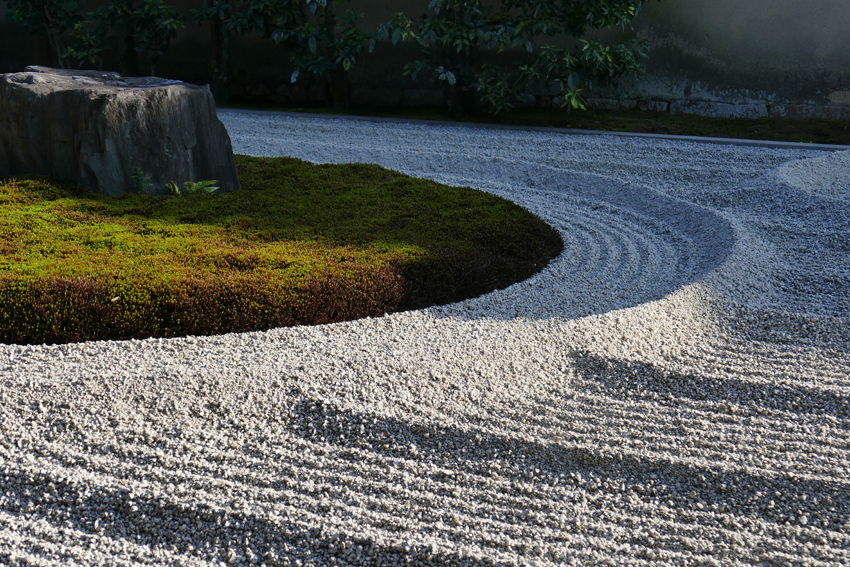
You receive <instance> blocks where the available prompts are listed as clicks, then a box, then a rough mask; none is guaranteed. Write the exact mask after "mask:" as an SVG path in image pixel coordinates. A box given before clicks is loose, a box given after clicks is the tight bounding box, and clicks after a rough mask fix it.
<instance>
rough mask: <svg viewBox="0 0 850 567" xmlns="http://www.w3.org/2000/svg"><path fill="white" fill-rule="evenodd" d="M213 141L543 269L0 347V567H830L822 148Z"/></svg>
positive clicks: (830, 249) (834, 471) (839, 504)
mask: <svg viewBox="0 0 850 567" xmlns="http://www.w3.org/2000/svg"><path fill="white" fill-rule="evenodd" d="M219 115H220V117H221V119H222V121H223V122H224V123H225V125H226V126H227V128H228V131H229V132H230V135H231V138H232V140H233V146H234V150H235V151H236V152H237V153H247V154H251V155H271V156H277V155H292V156H296V157H301V158H303V159H308V160H311V161H315V162H350V161H363V162H370V163H378V164H381V165H383V166H385V167H391V168H393V169H396V170H399V171H402V172H404V173H408V174H411V175H417V176H421V177H428V178H432V179H435V180H437V181H440V182H444V183H450V184H456V185H465V186H472V187H476V188H479V189H482V190H486V191H491V192H493V193H495V194H499V195H503V196H506V197H507V198H510V199H512V200H514V201H515V202H517V203H519V204H521V205H522V206H525V207H527V208H529V209H530V210H532V211H533V212H535V213H536V214H538V215H540V216H541V217H542V218H543V219H544V220H546V221H547V222H549V223H550V224H552V226H554V227H555V228H556V229H558V230H560V231H561V233H562V234H563V235H564V239H565V243H566V246H565V250H564V252H563V254H561V256H559V257H558V258H557V259H555V260H554V261H553V262H552V263H551V264H550V265H549V266H547V267H546V268H545V269H543V271H541V272H540V273H539V274H537V275H536V276H534V277H532V278H530V279H529V280H526V281H524V282H520V283H518V284H515V285H514V286H511V287H509V288H507V289H505V290H500V291H494V292H493V293H490V294H487V295H485V296H482V297H480V298H476V299H472V300H468V301H464V302H461V303H457V304H452V305H447V306H441V307H435V308H431V309H426V310H421V311H412V312H406V313H397V314H394V315H390V316H385V317H381V318H375V319H364V320H359V321H352V322H348V323H340V324H334V325H324V326H316V327H296V328H290V329H275V330H271V331H267V332H261V333H244V334H231V335H223V336H216V337H186V338H180V339H169V340H161V339H149V340H143V341H124V342H110V341H103V342H90V343H82V344H77V345H61V346H15V345H0V384H2V387H0V397H1V398H0V431H2V435H0V483H1V484H0V562H3V563H7V564H36V565H76V564H81V565H96V564H108V565H136V564H140V563H146V564H158V565H159V564H161V565H221V564H246V565H249V564H267V565H346V564H348V565H494V564H495V565H550V564H552V565H614V564H616V565H764V564H783V565H785V564H805V565H839V564H850V551H849V550H850V490H848V489H849V488H850V481H848V478H850V442H849V441H850V436H848V430H850V406H848V403H847V401H848V395H850V380H848V377H849V376H850V354H848V353H850V272H848V266H850V261H848V260H850V246H848V245H847V243H848V242H849V241H850V220H848V215H847V205H848V202H850V187H848V183H847V181H846V180H847V179H848V177H850V176H848V175H847V172H848V169H850V167H848V165H849V164H848V158H847V156H848V155H850V154H848V152H844V153H828V154H824V153H823V151H818V150H812V149H808V148H807V149H801V148H784V147H782V148H777V147H752V146H741V145H736V144H733V145H717V144H704V143H694V142H685V141H676V140H658V139H646V138H631V137H618V136H605V135H593V136H588V135H565V134H562V133H554V132H528V131H519V130H502V129H475V128H466V127H463V128H461V127H457V126H446V125H431V124H399V123H380V122H374V121H362V120H360V121H358V120H342V119H329V118H314V117H304V116H274V115H267V114H262V113H237V112H232V111H224V110H222V111H220V112H219Z"/></svg>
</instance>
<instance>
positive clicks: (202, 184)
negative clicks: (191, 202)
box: [165, 179, 218, 197]
mask: <svg viewBox="0 0 850 567" xmlns="http://www.w3.org/2000/svg"><path fill="white" fill-rule="evenodd" d="M216 183H218V179H210V180H207V181H184V182H183V187H184V189H183V191H181V190H180V187H178V186H177V183H176V182H174V181H172V182H171V183H168V184H166V186H165V187H166V189H168V192H169V193H170V194H171V195H174V196H177V197H179V196H180V195H197V194H200V193H212V192H213V191H216V190H217V189H218V187H217V186H216V185H215V184H216Z"/></svg>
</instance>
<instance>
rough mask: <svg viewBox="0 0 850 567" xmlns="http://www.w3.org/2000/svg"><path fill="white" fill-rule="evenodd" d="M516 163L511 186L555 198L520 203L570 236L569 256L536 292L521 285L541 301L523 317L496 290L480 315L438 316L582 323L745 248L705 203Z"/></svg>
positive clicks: (451, 312)
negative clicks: (737, 246)
mask: <svg viewBox="0 0 850 567" xmlns="http://www.w3.org/2000/svg"><path fill="white" fill-rule="evenodd" d="M513 166H515V167H514V168H513V170H512V171H511V176H512V178H511V182H515V183H517V184H519V185H520V186H523V185H527V186H529V187H532V188H540V189H541V190H542V191H544V192H546V193H548V194H549V195H551V196H548V195H545V194H544V196H543V197H542V201H540V202H535V201H533V199H531V198H528V199H524V198H517V199H516V202H517V203H519V204H520V205H522V206H524V207H528V208H529V209H530V210H532V212H534V213H535V214H538V215H540V217H541V218H543V220H545V221H546V222H548V223H550V224H552V225H553V226H556V227H558V228H559V230H561V231H562V233H563V236H564V242H565V247H564V251H563V252H562V253H561V255H560V256H559V257H557V258H555V259H554V260H552V262H551V263H550V265H549V266H548V267H547V268H546V269H545V270H544V273H543V274H542V276H541V277H540V278H535V279H536V281H537V283H535V284H534V285H533V286H529V285H528V284H526V283H525V282H520V283H518V284H515V286H514V287H516V286H528V287H529V288H531V289H529V292H528V293H529V295H530V296H532V297H533V298H534V299H525V298H523V299H521V300H520V303H525V304H524V305H519V306H518V307H517V312H516V313H510V314H506V313H505V311H509V312H510V311H511V308H513V307H514V304H515V301H514V300H513V299H510V300H503V301H500V299H499V297H500V296H499V294H498V293H496V294H493V295H488V296H487V300H486V301H482V302H481V303H480V304H478V305H475V306H474V307H472V308H470V309H453V308H451V307H450V306H449V307H446V308H443V309H435V310H432V313H433V314H434V315H435V316H436V317H452V318H460V319H465V320H476V319H482V318H493V319H499V320H509V319H513V318H515V317H524V318H531V319H550V318H566V319H574V318H578V317H585V316H589V315H598V314H602V313H606V312H609V311H612V310H616V309H624V308H628V307H634V306H637V305H640V304H643V303H647V302H650V301H655V300H658V299H661V298H663V297H665V296H667V295H669V294H670V293H672V292H674V291H676V290H678V289H680V288H682V287H684V286H686V285H688V284H691V283H694V282H697V281H700V280H702V279H704V278H705V277H706V276H707V275H708V274H709V273H711V272H712V271H713V270H715V269H716V268H718V267H719V266H721V265H722V264H723V263H724V262H725V261H726V259H727V258H728V257H729V255H730V254H731V253H732V250H733V248H734V246H735V241H736V233H735V228H734V227H733V226H732V224H731V223H730V222H729V221H728V220H727V219H726V218H724V217H722V216H721V215H720V214H718V213H717V212H716V211H714V210H712V209H709V208H706V207H703V206H702V205H699V204H695V203H692V202H688V201H684V200H680V199H675V198H672V197H668V196H666V195H663V194H661V193H658V192H656V191H653V190H651V189H649V188H647V187H644V186H642V185H637V184H632V183H624V182H622V181H619V180H616V179H612V178H608V177H602V176H598V175H590V174H583V173H576V172H568V171H563V170H558V169H554V168H550V167H546V166H542V165H534V166H533V167H532V166H529V165H527V164H513ZM505 182H506V183H507V182H508V181H505ZM561 196H563V198H564V199H566V200H564V201H563V202H561V201H560V200H559V199H561ZM507 197H508V198H511V196H509V195H508V196H507ZM519 197H521V196H519ZM544 201H545V202H544ZM562 209H563V210H562ZM662 251H665V252H663V253H662ZM670 251H672V253H671V252H670ZM546 271H549V272H550V274H549V275H548V276H547V274H546V273H545V272H546ZM540 282H546V283H545V284H542V285H541V283H540ZM589 282H592V283H589ZM473 301H474V300H473ZM491 306H492V307H491Z"/></svg>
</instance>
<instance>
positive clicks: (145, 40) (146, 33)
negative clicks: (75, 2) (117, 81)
mask: <svg viewBox="0 0 850 567" xmlns="http://www.w3.org/2000/svg"><path fill="white" fill-rule="evenodd" d="M183 26H184V19H183V17H182V16H181V15H180V14H179V13H178V12H177V10H175V9H174V8H173V7H171V6H169V5H168V4H167V3H166V0H109V1H108V2H107V3H106V4H105V5H103V6H100V7H99V8H98V9H97V10H95V11H93V12H89V13H88V15H87V17H86V19H84V20H83V19H80V20H79V21H77V22H76V23H75V25H74V27H73V31H74V42H73V44H72V45H71V46H70V47H69V48H68V49H67V50H66V51H65V52H64V53H63V57H66V58H70V59H75V60H77V61H78V62H79V64H80V65H82V64H83V63H84V62H88V63H90V64H93V65H94V64H96V65H97V66H98V67H102V64H103V59H102V55H101V54H102V53H104V52H105V51H107V50H108V49H109V44H110V41H116V42H118V43H120V44H121V45H122V46H123V58H124V61H123V66H124V69H123V70H122V74H125V75H138V74H139V69H138V58H137V54H141V55H143V56H145V57H146V58H147V59H148V60H149V61H150V64H151V74H155V73H156V63H157V61H158V60H159V58H160V57H162V55H163V54H164V53H165V52H166V50H167V49H168V47H169V45H170V44H171V40H172V39H173V38H174V37H176V36H177V31H178V30H179V29H181V28H183ZM110 31H111V32H112V33H110Z"/></svg>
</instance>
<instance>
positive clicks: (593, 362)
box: [575, 353, 850, 430]
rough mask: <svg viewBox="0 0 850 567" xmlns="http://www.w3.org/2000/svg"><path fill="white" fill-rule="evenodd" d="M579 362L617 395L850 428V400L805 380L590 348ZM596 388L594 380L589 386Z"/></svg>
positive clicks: (603, 389) (584, 374) (601, 388)
mask: <svg viewBox="0 0 850 567" xmlns="http://www.w3.org/2000/svg"><path fill="white" fill-rule="evenodd" d="M575 368H576V372H577V374H578V376H579V377H580V378H581V379H582V380H585V381H586V383H589V384H591V385H592V384H596V385H597V387H598V392H597V393H600V394H604V395H606V396H609V397H612V398H615V399H630V400H645V401H656V400H658V399H659V398H660V399H662V400H663V399H665V398H667V399H668V400H670V401H669V405H675V404H676V403H677V402H676V400H673V399H671V398H678V399H679V400H682V399H684V400H686V401H688V400H689V401H696V402H715V403H716V404H718V405H719V404H721V403H724V404H728V405H729V407H730V408H731V407H732V406H734V407H736V408H737V411H738V413H744V414H745V415H758V414H759V413H760V412H764V411H767V412H785V413H792V414H797V415H799V414H809V415H828V416H830V417H832V418H834V419H835V420H838V422H839V425H838V427H840V428H842V429H847V430H850V405H848V403H847V397H846V396H844V395H842V394H840V393H837V392H829V391H825V390H816V389H813V388H807V387H805V386H802V385H800V386H793V385H789V386H786V385H782V384H756V383H753V382H748V381H746V380H740V379H737V378H728V377H726V378H722V379H720V378H714V377H711V376H699V375H697V374H681V373H678V372H672V371H670V370H666V369H664V368H660V367H657V366H653V365H651V364H646V363H643V362H633V361H620V360H613V359H605V358H601V357H598V356H595V355H593V354H589V353H580V354H578V355H577V356H576V366H575ZM776 378H779V377H776ZM789 378H794V377H793V376H790V377H789ZM592 391H593V390H592V386H591V389H590V390H589V392H592ZM718 413H721V414H722V413H724V412H723V411H718Z"/></svg>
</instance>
